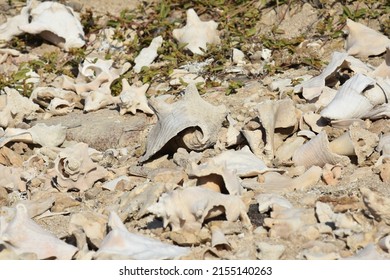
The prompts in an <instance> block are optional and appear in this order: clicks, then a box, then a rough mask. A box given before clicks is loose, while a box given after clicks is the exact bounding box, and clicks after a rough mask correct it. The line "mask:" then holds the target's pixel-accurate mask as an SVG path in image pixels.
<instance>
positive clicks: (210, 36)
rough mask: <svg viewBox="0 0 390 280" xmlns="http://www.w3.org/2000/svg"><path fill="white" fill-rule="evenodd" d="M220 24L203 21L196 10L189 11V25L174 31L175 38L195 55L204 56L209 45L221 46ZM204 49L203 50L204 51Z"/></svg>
mask: <svg viewBox="0 0 390 280" xmlns="http://www.w3.org/2000/svg"><path fill="white" fill-rule="evenodd" d="M217 27H218V23H216V22H215V21H213V20H210V21H207V22H204V21H201V20H200V19H199V17H198V15H197V14H196V12H195V11H194V9H188V10H187V24H186V26H184V27H183V28H180V29H174V30H173V37H174V38H175V39H176V40H177V41H179V42H180V43H183V44H187V45H186V47H185V48H187V49H189V50H190V51H191V52H192V53H194V54H200V55H202V54H203V50H207V44H219V43H220V42H221V40H220V39H219V34H218V31H217ZM202 49H203V50H202Z"/></svg>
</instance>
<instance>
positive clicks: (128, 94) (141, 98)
mask: <svg viewBox="0 0 390 280" xmlns="http://www.w3.org/2000/svg"><path fill="white" fill-rule="evenodd" d="M148 88H149V84H144V85H142V86H141V87H136V86H130V85H129V82H128V81H127V80H126V79H122V92H121V93H120V95H119V100H120V102H119V104H118V105H119V108H120V111H119V113H120V114H121V115H124V114H126V113H127V112H130V113H132V114H133V115H135V113H136V112H137V110H140V111H142V112H144V113H146V114H150V115H153V114H154V112H153V111H152V109H150V107H149V106H148V100H147V99H146V96H145V93H146V91H147V90H148Z"/></svg>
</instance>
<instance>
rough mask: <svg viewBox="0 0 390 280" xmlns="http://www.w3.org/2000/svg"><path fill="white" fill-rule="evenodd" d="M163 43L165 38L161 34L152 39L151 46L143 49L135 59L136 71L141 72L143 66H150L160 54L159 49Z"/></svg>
mask: <svg viewBox="0 0 390 280" xmlns="http://www.w3.org/2000/svg"><path fill="white" fill-rule="evenodd" d="M162 43H163V38H162V37H161V36H158V37H156V38H154V39H153V40H152V42H151V43H150V46H149V47H147V48H144V49H142V50H141V52H140V53H139V55H138V56H137V57H136V58H135V59H134V62H135V66H134V71H135V73H139V72H141V69H142V67H144V66H149V65H150V64H151V63H152V62H153V60H154V59H155V58H156V57H157V55H158V54H157V50H158V48H159V47H161V45H162Z"/></svg>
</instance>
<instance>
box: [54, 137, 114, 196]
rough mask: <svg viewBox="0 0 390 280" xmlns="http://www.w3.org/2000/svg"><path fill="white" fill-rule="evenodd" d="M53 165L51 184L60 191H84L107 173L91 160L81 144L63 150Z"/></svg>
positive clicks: (84, 146) (86, 148) (85, 147)
mask: <svg viewBox="0 0 390 280" xmlns="http://www.w3.org/2000/svg"><path fill="white" fill-rule="evenodd" d="M54 164H55V167H54V170H53V171H52V172H50V174H49V175H51V176H52V177H53V178H52V184H53V185H54V186H55V187H56V188H58V189H59V190H61V191H67V190H69V189H77V190H80V191H86V190H87V189H89V188H91V187H92V185H93V184H94V183H95V182H96V181H98V180H101V179H103V178H104V177H105V176H106V173H107V171H106V170H105V169H104V168H103V167H101V166H100V165H98V164H96V163H94V162H93V161H92V160H91V158H90V156H89V154H88V145H87V144H85V143H81V142H80V143H77V144H75V145H73V146H70V147H67V148H65V149H63V150H62V151H61V152H60V153H59V154H58V155H57V158H56V159H55V160H54Z"/></svg>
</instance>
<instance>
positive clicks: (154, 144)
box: [140, 84, 227, 162]
mask: <svg viewBox="0 0 390 280" xmlns="http://www.w3.org/2000/svg"><path fill="white" fill-rule="evenodd" d="M149 105H150V106H151V107H152V108H153V110H154V111H155V113H156V115H157V118H158V121H157V124H156V125H155V126H154V127H153V128H152V130H151V131H150V133H149V135H148V141H147V147H146V153H145V155H143V156H142V157H141V159H140V161H141V162H144V161H146V160H148V159H149V158H150V157H151V156H153V155H154V154H155V153H157V152H158V151H159V150H160V149H162V148H163V147H164V145H165V144H167V143H168V141H170V140H171V139H172V138H174V137H176V136H177V135H178V134H179V133H181V135H182V136H181V140H182V141H183V142H184V145H185V146H186V147H187V148H188V149H191V150H196V151H200V150H204V149H206V148H208V147H210V146H212V145H214V144H215V143H216V141H217V137H218V132H219V130H220V128H221V127H222V122H223V120H224V119H225V118H226V115H227V111H226V107H225V106H224V105H220V106H213V105H211V104H209V103H208V102H206V101H204V100H203V99H202V98H201V97H200V95H199V93H198V90H197V89H196V86H195V85H194V84H189V85H188V87H187V88H186V92H185V95H184V97H183V99H182V100H180V101H178V102H176V103H174V104H170V105H168V104H166V103H165V102H157V99H151V100H150V102H149Z"/></svg>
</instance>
